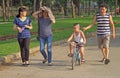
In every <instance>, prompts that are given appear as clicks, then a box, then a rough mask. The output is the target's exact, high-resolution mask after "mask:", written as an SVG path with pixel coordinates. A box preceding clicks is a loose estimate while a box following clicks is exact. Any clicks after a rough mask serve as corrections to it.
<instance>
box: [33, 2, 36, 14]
mask: <svg viewBox="0 0 120 78" xmlns="http://www.w3.org/2000/svg"><path fill="white" fill-rule="evenodd" d="M35 11H36V0H34V6H33V12H35Z"/></svg>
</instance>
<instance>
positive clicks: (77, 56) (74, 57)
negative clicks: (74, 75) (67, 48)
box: [71, 42, 81, 70]
mask: <svg viewBox="0 0 120 78" xmlns="http://www.w3.org/2000/svg"><path fill="white" fill-rule="evenodd" d="M79 47H80V46H79V43H78V42H75V46H74V49H73V54H72V56H71V63H72V65H71V66H72V70H73V69H74V66H75V65H76V64H77V62H78V65H80V64H81V54H80V50H79Z"/></svg>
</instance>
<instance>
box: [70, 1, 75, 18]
mask: <svg viewBox="0 0 120 78" xmlns="http://www.w3.org/2000/svg"><path fill="white" fill-rule="evenodd" d="M71 7H72V18H75V4H74V3H73V0H71Z"/></svg>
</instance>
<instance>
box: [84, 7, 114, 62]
mask: <svg viewBox="0 0 120 78" xmlns="http://www.w3.org/2000/svg"><path fill="white" fill-rule="evenodd" d="M96 22H97V38H98V47H99V48H100V49H101V51H102V54H103V59H102V60H101V62H104V63H105V64H108V63H109V62H110V59H109V58H108V56H109V42H110V34H111V35H112V38H113V39H114V38H115V27H114V23H113V20H112V16H111V15H110V14H108V13H107V6H105V5H101V6H100V13H97V14H96V16H94V19H93V21H92V23H91V24H90V25H89V26H87V27H84V28H83V29H84V30H87V29H89V28H91V27H93V26H94V24H96ZM110 26H111V28H110ZM110 29H111V31H112V33H111V32H110Z"/></svg>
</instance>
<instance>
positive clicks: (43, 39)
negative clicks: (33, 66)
mask: <svg viewBox="0 0 120 78" xmlns="http://www.w3.org/2000/svg"><path fill="white" fill-rule="evenodd" d="M46 43H47V52H48V56H47V54H46V52H45V44H46ZM40 51H41V53H42V55H43V57H44V59H48V63H51V62H52V35H50V36H48V37H40Z"/></svg>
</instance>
